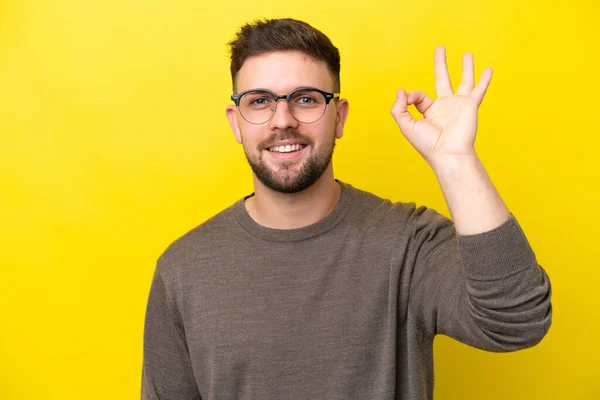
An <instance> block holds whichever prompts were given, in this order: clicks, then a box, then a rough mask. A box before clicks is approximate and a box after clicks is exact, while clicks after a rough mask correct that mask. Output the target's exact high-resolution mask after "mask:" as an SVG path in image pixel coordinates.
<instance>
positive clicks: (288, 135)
mask: <svg viewBox="0 0 600 400" xmlns="http://www.w3.org/2000/svg"><path fill="white" fill-rule="evenodd" d="M282 140H297V141H299V142H302V143H304V144H308V145H312V144H313V143H312V140H311V139H310V138H308V137H306V136H304V135H303V134H301V133H300V132H298V131H297V130H295V129H286V130H283V131H278V132H273V133H272V134H271V135H270V136H269V137H268V138H267V139H265V140H263V141H262V142H261V143H260V148H261V149H267V148H269V147H272V146H273V145H274V144H275V143H277V142H279V141H282Z"/></svg>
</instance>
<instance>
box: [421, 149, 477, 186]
mask: <svg viewBox="0 0 600 400" xmlns="http://www.w3.org/2000/svg"><path fill="white" fill-rule="evenodd" d="M430 165H431V168H432V169H433V172H434V174H435V176H436V177H437V178H438V179H444V180H447V179H458V178H463V177H465V176H469V175H472V174H473V172H475V171H480V170H482V169H483V164H482V163H481V160H480V159H479V157H478V156H477V154H475V153H474V152H473V154H464V155H454V156H445V157H439V158H438V159H436V160H434V161H432V162H431V163H430Z"/></svg>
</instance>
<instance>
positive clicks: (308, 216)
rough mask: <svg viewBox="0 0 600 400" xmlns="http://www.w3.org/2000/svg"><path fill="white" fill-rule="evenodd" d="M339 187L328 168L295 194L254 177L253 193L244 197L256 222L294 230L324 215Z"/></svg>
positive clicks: (270, 226) (332, 203)
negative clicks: (313, 181) (281, 190)
mask: <svg viewBox="0 0 600 400" xmlns="http://www.w3.org/2000/svg"><path fill="white" fill-rule="evenodd" d="M340 194H341V186H340V185H339V183H337V182H336V181H335V179H334V177H333V168H332V166H331V165H329V168H327V170H326V171H325V173H324V174H323V175H322V176H321V178H320V179H319V180H318V181H317V182H315V184H313V185H312V186H311V187H309V188H307V189H305V190H303V191H302V192H298V193H280V192H276V191H274V190H271V189H269V188H267V187H266V186H264V185H263V184H262V183H261V182H260V181H259V180H258V179H257V178H256V176H255V177H254V196H252V197H250V198H248V199H247V200H246V209H247V210H248V213H249V214H250V216H251V217H252V219H254V221H256V223H258V224H259V225H262V226H265V227H267V228H273V229H297V228H302V227H305V226H308V225H311V224H314V223H316V222H318V221H320V220H321V219H323V218H324V217H326V216H327V215H328V214H329V213H330V212H331V211H332V210H333V209H334V208H335V206H336V204H337V202H338V200H339V198H340Z"/></svg>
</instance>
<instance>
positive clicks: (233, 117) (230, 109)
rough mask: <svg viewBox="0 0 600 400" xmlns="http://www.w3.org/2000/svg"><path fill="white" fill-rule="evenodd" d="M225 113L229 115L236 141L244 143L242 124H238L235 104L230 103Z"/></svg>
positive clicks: (228, 118)
mask: <svg viewBox="0 0 600 400" xmlns="http://www.w3.org/2000/svg"><path fill="white" fill-rule="evenodd" d="M225 114H226V115H227V120H228V121H229V126H231V130H232V131H233V136H235V140H236V142H238V143H239V144H242V143H243V141H242V133H241V132H240V126H239V124H238V119H237V108H236V106H235V105H233V104H230V105H228V106H227V107H226V108H225Z"/></svg>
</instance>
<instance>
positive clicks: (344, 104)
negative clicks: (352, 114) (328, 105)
mask: <svg viewBox="0 0 600 400" xmlns="http://www.w3.org/2000/svg"><path fill="white" fill-rule="evenodd" d="M349 108H350V105H349V104H348V100H346V99H340V100H338V102H337V111H336V121H335V122H336V124H335V137H336V138H337V139H341V138H342V136H344V124H345V123H346V118H347V117H348V111H349Z"/></svg>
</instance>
